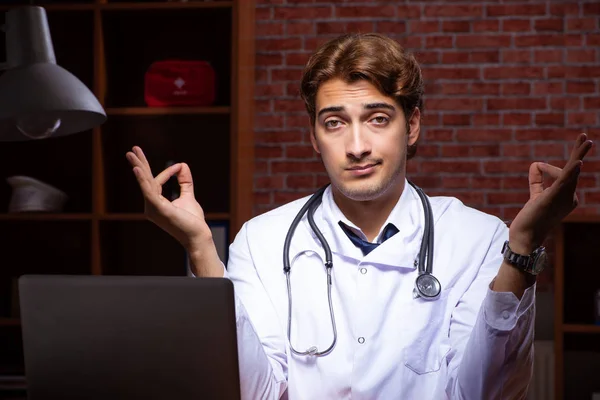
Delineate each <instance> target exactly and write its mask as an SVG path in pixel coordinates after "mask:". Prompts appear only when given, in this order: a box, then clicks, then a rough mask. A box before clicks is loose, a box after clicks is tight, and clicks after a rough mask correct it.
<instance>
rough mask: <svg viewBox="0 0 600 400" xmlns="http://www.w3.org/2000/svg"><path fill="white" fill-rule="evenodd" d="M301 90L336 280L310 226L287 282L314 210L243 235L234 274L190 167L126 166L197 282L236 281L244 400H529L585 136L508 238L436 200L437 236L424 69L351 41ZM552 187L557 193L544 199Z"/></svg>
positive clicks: (535, 186)
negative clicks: (539, 319) (416, 179)
mask: <svg viewBox="0 0 600 400" xmlns="http://www.w3.org/2000/svg"><path fill="white" fill-rule="evenodd" d="M301 92H302V98H303V100H304V101H305V103H306V107H307V110H308V113H309V116H310V121H311V141H312V144H313V147H314V149H315V151H316V152H317V153H319V154H320V155H321V158H322V160H323V163H324V165H325V168H326V170H327V174H328V176H329V178H330V181H331V185H330V186H329V187H327V189H326V190H325V191H324V192H323V195H322V199H321V201H320V202H317V203H316V204H315V206H314V207H310V210H309V214H310V213H312V212H314V223H315V224H316V227H317V228H318V230H319V232H320V233H321V234H322V236H323V238H324V239H325V240H326V242H327V243H328V246H329V248H330V251H331V261H332V264H333V268H331V270H329V268H325V267H324V266H323V265H324V264H326V266H327V267H328V266H329V265H330V264H329V262H328V260H327V251H325V245H324V244H323V242H322V240H321V238H320V237H319V234H318V233H316V231H315V230H314V229H312V228H311V224H310V221H308V217H307V216H306V215H304V216H303V217H302V219H301V220H300V221H299V223H298V226H297V227H296V229H295V231H294V235H293V237H292V239H291V242H290V243H289V248H287V249H286V255H285V257H287V260H289V262H290V267H291V271H290V272H289V274H286V273H284V271H283V265H282V254H284V247H285V244H286V243H285V238H286V235H287V233H288V230H289V229H290V225H291V224H292V221H293V220H294V218H295V217H296V215H297V214H298V212H299V211H300V209H301V208H302V207H303V206H304V205H305V204H306V202H307V199H306V198H305V199H300V200H297V201H294V202H292V203H289V204H287V205H285V206H282V207H279V208H277V209H275V210H273V211H270V212H268V213H265V214H263V215H261V216H258V217H256V218H253V219H252V220H250V221H248V222H247V223H246V224H244V226H243V228H242V229H241V231H240V232H239V234H238V235H237V237H236V239H235V241H234V243H233V244H232V245H231V247H230V258H229V264H228V266H227V270H225V269H224V267H223V264H222V263H221V261H220V260H219V258H218V256H217V253H216V250H215V247H214V244H213V243H212V239H211V234H210V229H209V228H208V226H207V224H206V222H205V221H204V217H203V211H202V208H201V207H200V205H199V204H198V203H197V202H196V200H195V199H194V195H193V186H192V177H191V173H190V171H189V168H188V167H187V166H186V165H185V164H183V163H180V164H176V165H173V166H172V167H170V168H167V169H166V170H164V171H163V172H161V173H160V174H159V175H158V176H157V177H153V176H152V172H151V170H150V166H149V165H148V163H147V161H146V159H145V157H144V154H143V152H142V151H141V149H140V148H138V147H134V149H133V151H132V152H129V153H128V154H127V157H128V159H129V161H130V162H131V164H132V166H133V171H134V173H135V175H136V177H137V179H138V182H139V184H140V187H141V189H142V191H143V193H144V197H145V205H146V213H147V216H148V218H149V219H150V220H152V221H154V222H155V223H156V224H158V225H159V226H160V227H161V228H163V229H165V230H166V231H167V232H169V233H170V234H171V235H173V236H174V237H175V238H176V239H177V240H179V241H180V242H181V244H182V245H183V246H185V247H186V249H187V250H188V252H189V254H190V257H191V260H192V263H193V266H194V272H195V275H196V276H202V277H222V276H227V277H229V278H230V279H231V280H232V281H233V283H234V287H235V292H236V313H237V329H238V350H239V357H240V376H241V386H242V393H243V396H244V397H245V398H248V399H258V398H261V399H277V398H280V397H286V396H287V398H289V399H326V398H332V399H333V398H335V399H343V398H348V399H349V398H352V399H374V398H381V399H391V398H403V399H415V398H423V399H440V398H452V399H491V398H494V399H496V398H498V399H499V398H502V399H505V398H510V399H512V398H523V397H524V396H525V394H526V391H527V386H528V383H529V379H530V376H531V367H532V362H533V354H532V353H533V337H534V332H533V327H534V319H535V274H537V273H538V272H539V271H540V270H541V269H543V264H544V252H543V249H542V248H540V246H541V244H542V242H543V241H544V238H545V237H546V235H547V234H548V233H549V231H550V229H551V228H552V227H553V226H554V225H556V224H557V223H558V222H559V221H560V220H561V219H562V218H564V217H565V216H566V215H567V214H568V213H570V212H571V211H572V210H573V209H574V207H575V206H576V204H577V198H576V197H575V189H576V184H577V178H578V175H579V170H580V166H581V165H582V159H583V157H584V156H585V154H586V153H587V152H588V151H589V149H590V148H591V145H592V143H591V142H590V141H588V140H586V136H585V135H580V136H579V137H578V138H577V140H576V144H575V147H574V149H573V152H572V154H571V158H570V160H569V161H568V163H567V164H566V166H565V167H564V168H563V169H559V168H557V167H554V166H551V165H548V164H544V163H539V162H538V163H533V164H532V165H531V168H530V171H529V184H530V193H531V197H530V200H529V201H528V202H527V204H525V206H524V207H523V209H522V210H521V212H520V213H519V214H518V216H517V217H516V218H515V220H514V221H513V223H512V224H511V227H510V230H509V229H508V228H507V227H506V225H505V224H504V223H503V222H502V221H501V220H499V219H498V218H496V217H494V216H491V215H487V214H484V213H482V212H479V211H476V210H474V209H472V208H469V207H466V206H465V205H463V204H462V203H461V202H460V201H458V200H457V199H455V198H449V197H433V198H427V200H428V201H429V203H430V205H431V214H432V218H431V222H432V223H430V224H429V225H427V224H426V222H427V220H426V217H425V215H426V213H425V211H426V207H427V202H426V201H425V200H424V199H422V198H421V197H420V195H419V192H418V191H417V190H416V188H414V187H413V186H412V185H411V184H410V183H409V182H408V181H407V179H406V177H405V171H406V161H407V159H409V158H410V157H412V156H413V155H414V154H415V149H416V143H417V140H418V138H419V133H420V115H421V114H420V112H421V109H422V94H423V80H422V77H421V73H420V69H419V66H418V65H417V63H416V61H415V59H414V58H413V57H412V56H411V55H409V54H407V53H406V52H404V50H403V49H402V48H401V47H400V46H399V45H398V44H397V43H396V42H394V41H393V40H391V39H389V38H386V37H383V36H380V35H375V34H365V35H347V36H343V37H340V38H337V39H335V40H332V41H330V42H328V43H326V44H324V45H323V46H322V47H321V48H320V49H319V50H317V52H316V53H315V54H314V55H313V56H312V57H311V59H310V60H309V62H308V64H307V66H306V69H305V73H304V76H303V79H302V85H301ZM544 173H545V174H548V175H550V176H551V177H553V178H555V179H556V181H555V182H554V184H553V185H552V186H550V187H548V188H544V187H543V179H542V176H543V174H544ZM173 175H177V178H178V181H179V183H180V185H181V196H180V197H179V198H178V199H176V200H175V201H173V202H169V201H168V200H167V199H165V198H163V197H162V196H161V185H162V184H164V183H165V182H166V181H167V180H168V178H169V177H171V176H173ZM427 226H430V227H433V229H434V231H433V232H434V246H433V251H429V252H427V260H429V259H430V258H433V265H432V267H433V268H432V270H431V271H428V273H431V274H433V276H435V277H436V278H437V282H436V281H435V280H429V281H428V282H429V283H428V284H426V285H417V286H418V288H419V289H420V290H422V293H421V294H422V295H420V296H419V295H417V296H415V293H418V292H416V290H415V288H416V287H415V281H416V280H417V278H418V277H420V276H421V275H423V271H420V270H421V269H422V268H424V265H423V264H422V263H423V261H424V260H423V259H421V257H420V255H422V253H423V251H421V243H422V241H423V240H424V239H425V238H426V237H427V229H428V228H427ZM505 243H506V246H505ZM430 250H431V248H430ZM518 255H521V257H518ZM529 257H530V258H529ZM524 260H525V261H527V260H530V262H522V261H524ZM420 263H421V265H419V264H420ZM328 271H329V272H330V274H331V275H328ZM431 274H430V275H431ZM437 283H439V284H440V286H441V291H439V289H440V287H438V286H437ZM432 290H433V292H434V294H435V296H434V299H427V296H426V294H427V293H429V292H430V291H432ZM438 292H439V293H438ZM291 298H293V299H294V302H293V304H292V303H291ZM290 310H291V312H290Z"/></svg>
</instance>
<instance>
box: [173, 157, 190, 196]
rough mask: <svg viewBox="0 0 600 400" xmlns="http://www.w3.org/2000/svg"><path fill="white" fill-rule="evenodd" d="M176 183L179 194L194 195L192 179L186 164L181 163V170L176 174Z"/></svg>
mask: <svg viewBox="0 0 600 400" xmlns="http://www.w3.org/2000/svg"><path fill="white" fill-rule="evenodd" d="M177 182H178V183H179V190H180V192H181V194H191V195H192V196H193V195H194V180H193V179H192V171H190V167H189V166H188V165H187V164H186V163H181V170H180V171H179V173H178V174H177Z"/></svg>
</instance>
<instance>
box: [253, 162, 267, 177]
mask: <svg viewBox="0 0 600 400" xmlns="http://www.w3.org/2000/svg"><path fill="white" fill-rule="evenodd" d="M268 173H269V163H268V162H267V161H260V160H256V161H255V162H254V176H259V175H266V174H268Z"/></svg>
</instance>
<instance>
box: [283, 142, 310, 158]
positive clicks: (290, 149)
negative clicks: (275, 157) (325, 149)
mask: <svg viewBox="0 0 600 400" xmlns="http://www.w3.org/2000/svg"><path fill="white" fill-rule="evenodd" d="M285 156H286V158H287V159H291V158H303V159H310V158H314V157H315V156H316V153H315V150H314V149H313V148H312V146H310V145H288V146H286V148H285Z"/></svg>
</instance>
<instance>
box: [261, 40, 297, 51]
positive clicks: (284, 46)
mask: <svg viewBox="0 0 600 400" xmlns="http://www.w3.org/2000/svg"><path fill="white" fill-rule="evenodd" d="M301 48H302V40H301V39H300V38H285V39H257V40H256V51H257V52H263V51H283V50H297V49H301Z"/></svg>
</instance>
